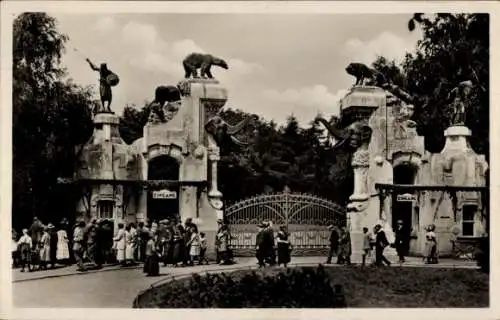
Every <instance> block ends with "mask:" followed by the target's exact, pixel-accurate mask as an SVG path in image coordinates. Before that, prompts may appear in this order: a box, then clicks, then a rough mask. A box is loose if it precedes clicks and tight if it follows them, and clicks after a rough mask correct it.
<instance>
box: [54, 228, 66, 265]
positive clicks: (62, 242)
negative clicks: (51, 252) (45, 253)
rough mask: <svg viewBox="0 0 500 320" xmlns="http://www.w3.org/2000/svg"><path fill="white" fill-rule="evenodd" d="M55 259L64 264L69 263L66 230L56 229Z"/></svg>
mask: <svg viewBox="0 0 500 320" xmlns="http://www.w3.org/2000/svg"><path fill="white" fill-rule="evenodd" d="M56 259H57V261H59V262H62V263H64V264H66V265H68V264H69V240H68V234H67V233H66V230H64V229H60V230H59V231H57V252H56Z"/></svg>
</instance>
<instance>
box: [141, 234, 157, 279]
mask: <svg viewBox="0 0 500 320" xmlns="http://www.w3.org/2000/svg"><path fill="white" fill-rule="evenodd" d="M143 236H144V237H146V239H147V243H146V251H145V254H146V258H145V262H144V273H146V276H148V277H154V276H157V275H159V274H160V257H159V252H158V249H159V248H157V244H158V243H159V241H158V234H153V233H151V234H149V235H143Z"/></svg>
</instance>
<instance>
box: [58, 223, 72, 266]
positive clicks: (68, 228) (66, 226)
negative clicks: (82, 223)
mask: <svg viewBox="0 0 500 320" xmlns="http://www.w3.org/2000/svg"><path fill="white" fill-rule="evenodd" d="M59 229H62V230H64V231H65V232H66V236H67V238H68V252H69V258H68V259H69V261H68V263H74V262H75V261H74V259H75V257H74V254H73V238H72V237H71V235H72V234H73V230H72V229H71V225H70V223H69V221H68V219H67V218H63V219H62V220H61V223H60V228H59Z"/></svg>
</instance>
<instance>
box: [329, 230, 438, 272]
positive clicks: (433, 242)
mask: <svg viewBox="0 0 500 320" xmlns="http://www.w3.org/2000/svg"><path fill="white" fill-rule="evenodd" d="M328 228H329V230H330V231H331V234H330V251H329V254H328V258H327V261H326V263H327V264H330V263H332V258H333V257H334V256H335V255H336V256H337V264H350V263H351V258H350V257H351V253H352V251H351V236H350V233H349V231H348V230H347V228H346V227H342V228H340V229H339V228H337V227H335V226H333V225H332V226H329V227H328ZM435 228H436V227H435V225H430V226H428V227H427V228H426V231H427V232H426V239H425V249H424V254H423V261H424V262H425V263H426V264H435V263H438V261H439V259H438V257H439V252H438V242H437V237H436V233H435V232H434V231H435ZM394 235H395V238H394V241H393V242H391V241H389V240H388V239H387V235H386V233H385V231H384V230H383V228H382V225H380V224H377V225H375V226H374V228H373V233H371V232H369V229H368V228H366V227H364V228H363V253H362V262H361V265H362V266H365V265H366V264H367V260H368V259H369V258H372V260H373V264H374V265H375V266H382V265H384V264H385V265H387V266H390V265H391V262H390V261H389V259H387V258H386V257H385V255H384V250H385V249H386V248H387V247H393V248H395V249H396V252H397V255H398V258H399V263H400V264H403V263H405V257H407V256H408V255H409V245H410V232H409V231H408V230H407V229H406V228H405V226H404V224H403V221H402V220H398V221H397V223H396V228H395V230H394ZM374 249H375V257H374V258H373V257H372V251H373V250H374Z"/></svg>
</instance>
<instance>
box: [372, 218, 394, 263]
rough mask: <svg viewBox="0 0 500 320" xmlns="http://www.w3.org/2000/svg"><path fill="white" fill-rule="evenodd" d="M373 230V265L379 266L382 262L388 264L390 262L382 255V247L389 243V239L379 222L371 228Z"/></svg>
mask: <svg viewBox="0 0 500 320" xmlns="http://www.w3.org/2000/svg"><path fill="white" fill-rule="evenodd" d="M373 232H374V233H375V234H376V236H375V265H377V266H381V265H382V263H385V264H387V265H388V266H390V265H391V262H390V261H389V260H387V258H386V257H385V256H384V249H385V248H386V247H387V246H388V245H389V241H387V237H386V236H385V232H384V230H382V226H381V225H380V224H377V225H376V226H375V228H373Z"/></svg>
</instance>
